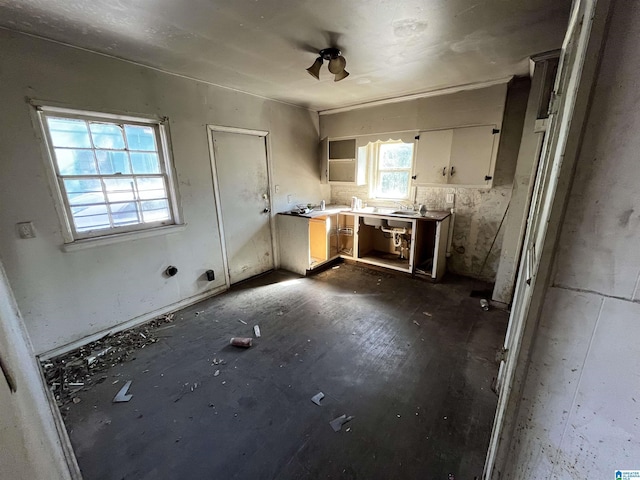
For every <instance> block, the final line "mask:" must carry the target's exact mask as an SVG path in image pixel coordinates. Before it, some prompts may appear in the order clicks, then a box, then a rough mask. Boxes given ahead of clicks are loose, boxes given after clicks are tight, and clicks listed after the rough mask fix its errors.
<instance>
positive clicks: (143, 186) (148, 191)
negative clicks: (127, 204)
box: [136, 178, 167, 200]
mask: <svg viewBox="0 0 640 480" xmlns="http://www.w3.org/2000/svg"><path fill="white" fill-rule="evenodd" d="M136 181H137V182H138V194H139V195H140V198H141V199H142V200H151V199H154V198H167V191H166V189H165V188H164V181H163V180H162V178H137V179H136Z"/></svg>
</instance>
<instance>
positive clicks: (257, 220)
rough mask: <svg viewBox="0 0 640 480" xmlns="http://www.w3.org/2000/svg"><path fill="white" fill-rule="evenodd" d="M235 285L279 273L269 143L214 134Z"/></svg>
mask: <svg viewBox="0 0 640 480" xmlns="http://www.w3.org/2000/svg"><path fill="white" fill-rule="evenodd" d="M211 135H212V141H213V160H214V162H213V164H214V169H215V177H216V183H217V189H218V200H219V202H220V208H219V212H221V216H222V229H223V233H224V244H225V249H226V256H227V268H228V272H229V281H230V283H231V284H233V283H237V282H240V281H242V280H246V279H247V278H250V277H253V276H255V275H259V274H261V273H264V272H266V271H269V270H272V269H273V243H272V238H271V213H270V212H271V208H270V201H269V176H268V170H267V150H266V137H265V136H262V135H252V134H244V133H232V132H224V131H216V130H214V131H212V132H211Z"/></svg>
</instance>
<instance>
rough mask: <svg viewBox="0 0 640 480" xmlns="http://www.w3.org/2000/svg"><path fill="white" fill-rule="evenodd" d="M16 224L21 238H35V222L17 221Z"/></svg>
mask: <svg viewBox="0 0 640 480" xmlns="http://www.w3.org/2000/svg"><path fill="white" fill-rule="evenodd" d="M16 226H17V227H18V235H20V238H35V236H36V232H35V231H34V230H33V222H22V223H17V224H16Z"/></svg>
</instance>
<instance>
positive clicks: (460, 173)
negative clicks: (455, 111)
mask: <svg viewBox="0 0 640 480" xmlns="http://www.w3.org/2000/svg"><path fill="white" fill-rule="evenodd" d="M494 128H495V126H494V125H482V126H479V127H465V128H456V129H454V130H453V141H452V143H451V158H450V160H449V183H452V184H456V185H487V184H490V181H488V180H485V176H487V175H491V163H492V160H493V146H494V142H495V141H497V138H498V135H497V134H494V133H493V129H494Z"/></svg>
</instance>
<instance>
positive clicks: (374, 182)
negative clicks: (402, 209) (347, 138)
mask: <svg viewBox="0 0 640 480" xmlns="http://www.w3.org/2000/svg"><path fill="white" fill-rule="evenodd" d="M395 143H402V144H407V145H412V151H411V163H410V165H409V167H407V168H385V169H383V170H381V169H380V168H379V165H380V162H379V159H380V146H381V145H383V144H395ZM415 154H416V145H415V142H403V141H402V140H388V141H382V140H378V141H377V142H372V143H369V144H368V145H367V157H368V158H369V164H370V165H371V170H370V182H369V184H370V188H369V198H375V199H378V200H392V201H402V200H408V199H409V197H410V195H411V175H413V165H414V163H415V161H414V157H415ZM393 171H401V172H405V171H406V172H407V173H408V174H409V181H408V182H407V190H406V193H405V195H404V196H403V197H388V196H385V195H383V194H381V193H380V191H379V181H380V172H393Z"/></svg>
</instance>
